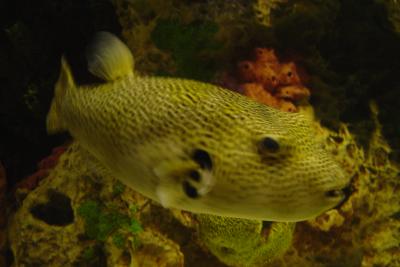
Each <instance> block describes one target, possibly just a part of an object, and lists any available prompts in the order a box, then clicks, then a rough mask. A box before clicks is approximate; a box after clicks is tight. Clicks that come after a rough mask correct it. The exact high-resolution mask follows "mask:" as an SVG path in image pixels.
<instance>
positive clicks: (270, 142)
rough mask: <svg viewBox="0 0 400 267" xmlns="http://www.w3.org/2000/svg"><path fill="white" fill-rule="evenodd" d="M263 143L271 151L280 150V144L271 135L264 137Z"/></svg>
mask: <svg viewBox="0 0 400 267" xmlns="http://www.w3.org/2000/svg"><path fill="white" fill-rule="evenodd" d="M262 145H263V147H264V148H265V149H267V150H269V151H270V152H277V151H278V150H279V144H278V142H276V141H275V140H274V139H272V138H271V137H266V138H264V140H263V142H262Z"/></svg>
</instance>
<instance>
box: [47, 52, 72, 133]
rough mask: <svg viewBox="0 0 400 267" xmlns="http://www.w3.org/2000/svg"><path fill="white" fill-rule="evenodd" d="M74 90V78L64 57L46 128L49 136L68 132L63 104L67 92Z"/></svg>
mask: <svg viewBox="0 0 400 267" xmlns="http://www.w3.org/2000/svg"><path fill="white" fill-rule="evenodd" d="M73 90H75V82H74V77H73V75H72V72H71V68H70V67H69V65H68V62H67V60H66V59H65V57H64V56H63V57H62V58H61V68H60V76H59V77H58V80H57V82H56V85H55V90H54V97H53V101H52V102H51V105H50V110H49V113H48V114H47V119H46V128H47V132H48V133H49V134H54V133H58V132H61V131H64V130H66V128H67V127H66V125H65V123H64V120H63V118H62V116H61V103H62V102H63V101H64V96H65V95H66V93H67V91H73Z"/></svg>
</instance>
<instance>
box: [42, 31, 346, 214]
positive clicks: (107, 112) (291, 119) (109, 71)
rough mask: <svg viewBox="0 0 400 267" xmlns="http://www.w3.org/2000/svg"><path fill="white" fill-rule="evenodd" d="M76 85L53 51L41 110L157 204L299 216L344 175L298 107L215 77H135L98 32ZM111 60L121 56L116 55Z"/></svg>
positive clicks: (325, 200) (327, 204)
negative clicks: (253, 95)
mask: <svg viewBox="0 0 400 267" xmlns="http://www.w3.org/2000/svg"><path fill="white" fill-rule="evenodd" d="M99 36H100V37H99V38H98V39H99V40H100V41H99V40H98V41H97V42H96V43H95V45H94V47H92V54H91V55H90V56H89V57H88V58H89V69H90V70H91V71H92V73H94V74H95V75H97V76H99V77H101V78H103V79H104V80H106V82H105V83H102V84H97V85H90V86H78V85H76V84H75V82H74V80H73V77H72V73H71V71H70V69H69V66H68V64H67V63H66V61H65V60H64V59H63V60H62V66H61V73H60V78H59V80H58V82H57V84H56V89H55V96H54V99H53V103H52V105H51V108H50V112H49V114H48V118H47V128H48V131H49V132H50V133H54V132H57V131H62V130H68V131H69V132H70V133H71V135H72V136H73V137H74V138H75V139H76V140H77V141H78V142H80V144H81V145H82V146H83V147H84V148H85V149H86V150H87V151H88V152H89V153H90V154H92V155H93V156H94V157H95V158H96V159H97V160H98V161H99V162H100V163H101V164H102V165H103V166H104V167H105V168H106V169H107V170H108V171H109V172H110V173H111V174H112V175H113V176H114V177H116V178H118V179H120V180H121V181H122V182H123V183H125V184H126V185H128V186H130V187H131V188H133V189H134V190H136V191H138V192H140V193H142V194H143V195H145V196H147V197H149V198H151V199H153V200H155V201H157V202H159V203H161V204H162V205H163V206H165V207H173V208H177V209H183V210H187V211H191V212H195V213H206V214H215V215H221V216H229V217H237V218H248V219H262V220H270V221H299V220H305V219H308V218H312V217H315V216H317V215H319V214H320V213H322V212H324V211H326V210H327V209H330V208H332V207H334V206H336V205H337V204H338V203H339V202H340V201H342V200H343V197H344V196H343V193H342V191H341V190H342V189H343V188H344V187H345V186H346V185H347V183H348V179H347V177H346V176H345V175H344V173H343V171H342V169H341V168H340V167H339V166H338V164H337V163H336V162H335V161H334V160H333V159H332V157H331V155H329V153H328V152H327V151H325V150H323V149H322V148H321V144H319V143H318V142H317V141H316V136H315V133H314V132H313V130H312V128H311V126H310V123H309V122H308V120H306V119H305V118H304V117H303V116H302V115H300V114H298V113H287V112H282V111H279V110H276V109H274V108H271V107H268V106H265V105H262V104H259V103H257V102H255V101H252V100H251V99H248V98H246V97H244V96H242V95H239V94H237V93H234V92H231V91H228V90H226V89H223V88H220V87H217V86H215V85H211V84H207V83H202V82H197V81H192V80H185V79H178V78H165V77H139V76H137V75H135V74H134V72H133V59H132V55H131V54H130V52H129V50H128V49H127V48H126V46H125V45H124V44H123V43H122V42H121V41H119V40H118V39H117V38H116V37H114V36H113V35H111V34H108V33H100V34H99ZM121 61H122V62H123V63H121Z"/></svg>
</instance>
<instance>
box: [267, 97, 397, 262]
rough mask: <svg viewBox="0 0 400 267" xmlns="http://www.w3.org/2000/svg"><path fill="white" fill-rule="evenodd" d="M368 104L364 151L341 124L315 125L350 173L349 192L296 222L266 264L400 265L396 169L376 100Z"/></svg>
mask: <svg viewBox="0 0 400 267" xmlns="http://www.w3.org/2000/svg"><path fill="white" fill-rule="evenodd" d="M371 110H372V112H371V113H372V114H373V116H372V118H371V121H372V122H373V123H374V124H375V129H376V130H375V132H374V134H373V136H372V139H371V141H370V142H371V143H370V145H369V148H370V149H369V150H368V151H365V150H364V149H362V148H361V147H359V146H358V145H357V144H356V141H355V139H354V137H353V136H352V135H351V134H350V132H349V130H348V128H347V127H346V125H343V124H342V125H341V126H340V130H339V132H338V133H334V132H330V131H326V130H323V129H322V128H320V127H319V126H318V127H317V128H320V129H319V130H318V129H317V131H318V132H319V133H320V135H321V137H322V136H324V138H326V139H327V142H326V147H327V148H328V149H329V150H331V151H332V152H333V153H334V155H335V157H336V158H337V160H338V161H339V162H340V164H341V165H342V166H343V167H344V169H345V170H346V172H347V173H348V174H349V175H350V176H352V177H353V178H352V189H351V195H349V197H348V199H347V200H346V201H345V202H344V203H343V204H342V205H341V206H340V207H339V208H337V209H334V210H331V211H328V212H326V213H324V214H322V215H321V216H319V217H317V218H315V219H314V220H310V221H307V222H301V223H298V224H297V226H296V231H295V234H294V239H293V246H292V247H291V248H290V249H289V251H288V253H286V254H285V255H284V256H283V258H282V259H281V260H279V261H277V262H276V263H275V264H273V265H271V266H274V267H275V266H284V267H286V266H310V267H320V266H346V267H353V266H354V267H356V266H400V261H399V255H400V221H399V220H398V219H397V217H396V214H398V211H399V210H400V194H399V192H398V191H399V188H400V187H399V185H400V182H399V179H398V174H399V170H400V169H399V167H398V166H397V165H395V164H393V163H392V162H390V160H389V158H388V154H389V152H390V148H389V147H388V145H387V143H386V141H385V140H384V139H383V135H382V132H381V130H382V125H381V124H380V122H379V121H378V119H377V118H378V112H377V107H376V105H372V106H371Z"/></svg>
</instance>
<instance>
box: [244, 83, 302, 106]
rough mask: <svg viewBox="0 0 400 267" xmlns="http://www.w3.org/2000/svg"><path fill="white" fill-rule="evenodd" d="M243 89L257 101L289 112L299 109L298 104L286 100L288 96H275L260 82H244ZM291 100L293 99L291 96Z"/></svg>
mask: <svg viewBox="0 0 400 267" xmlns="http://www.w3.org/2000/svg"><path fill="white" fill-rule="evenodd" d="M242 91H243V93H244V94H245V95H246V96H248V97H250V98H252V99H256V100H257V101H259V102H260V103H263V104H265V105H268V106H271V107H274V108H277V109H280V110H283V111H288V112H296V111H297V108H296V106H295V105H294V104H293V103H292V102H290V101H286V100H285V99H287V98H286V97H279V98H278V97H275V96H274V95H272V94H271V93H269V92H268V91H267V90H265V89H264V87H263V86H262V85H261V84H258V83H245V84H242ZM289 100H291V99H290V98H289Z"/></svg>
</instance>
